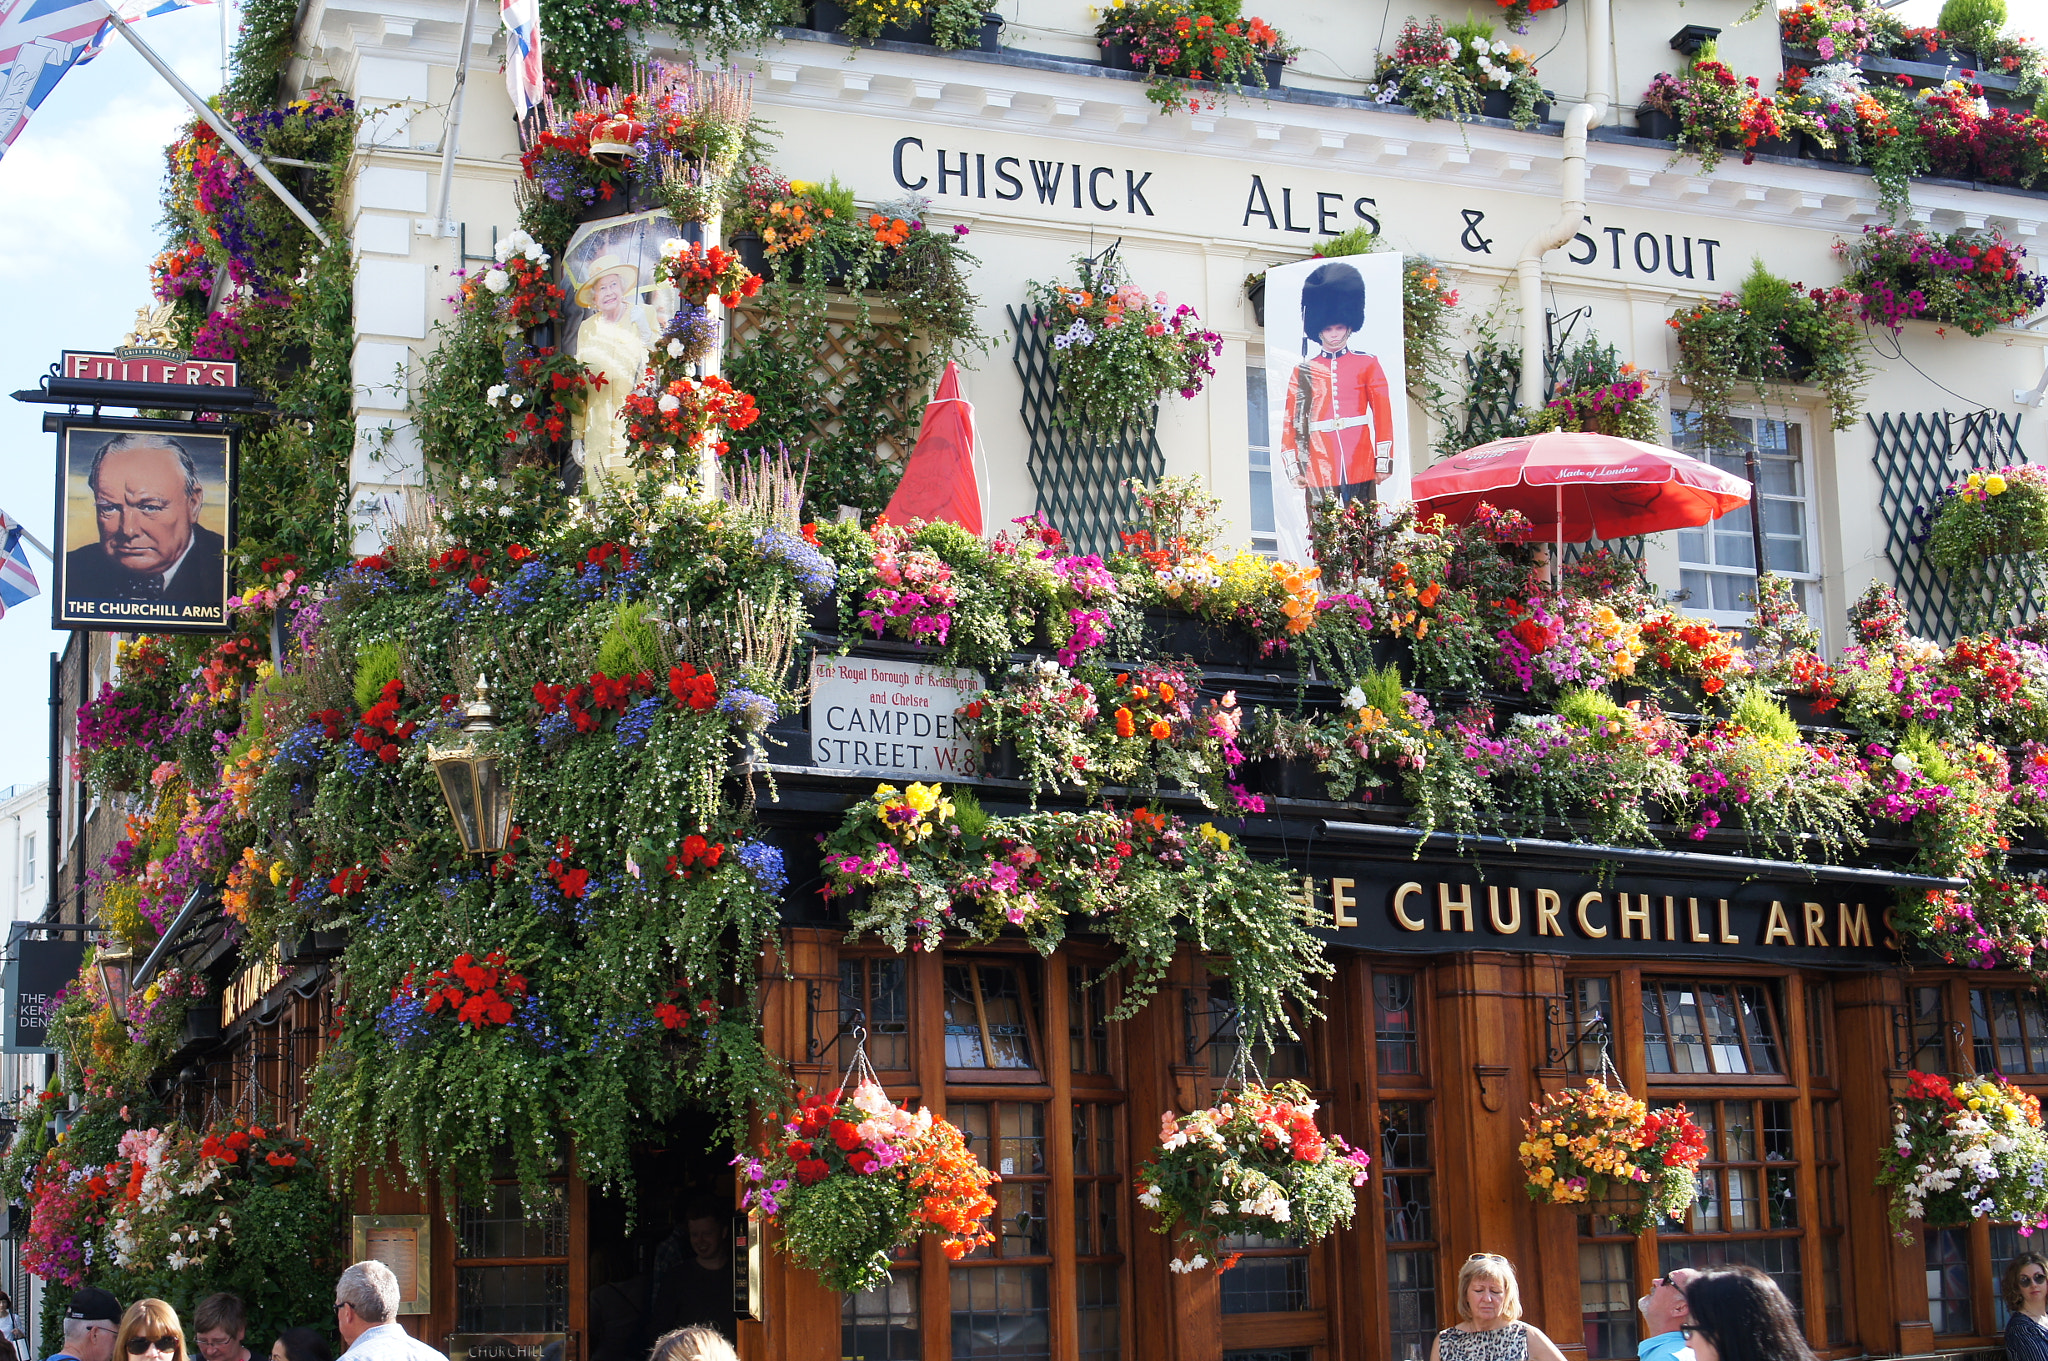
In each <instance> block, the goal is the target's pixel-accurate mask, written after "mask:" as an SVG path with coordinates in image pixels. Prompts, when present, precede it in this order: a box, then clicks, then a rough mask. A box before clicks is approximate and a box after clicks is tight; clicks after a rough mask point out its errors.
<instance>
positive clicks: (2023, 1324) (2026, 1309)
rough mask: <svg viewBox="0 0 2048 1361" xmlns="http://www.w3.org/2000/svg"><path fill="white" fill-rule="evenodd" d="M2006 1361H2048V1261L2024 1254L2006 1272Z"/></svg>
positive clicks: (2034, 1254)
mask: <svg viewBox="0 0 2048 1361" xmlns="http://www.w3.org/2000/svg"><path fill="white" fill-rule="evenodd" d="M2004 1293H2005V1307H2006V1308H2007V1309H2010V1310H2011V1311H2012V1313H2011V1314H2009V1315H2008V1316H2007V1317H2006V1320H2005V1355H2006V1358H2007V1361H2048V1258H2044V1257H2042V1256H2041V1254H2040V1253H2038V1252H2023V1253H2021V1254H2020V1255H2019V1256H2017V1257H2015V1258H2013V1259H2012V1263H2011V1264H2010V1265H2009V1266H2007V1267H2006V1269H2005V1281H2004Z"/></svg>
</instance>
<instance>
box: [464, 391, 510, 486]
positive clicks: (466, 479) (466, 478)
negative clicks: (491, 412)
mask: <svg viewBox="0 0 2048 1361" xmlns="http://www.w3.org/2000/svg"><path fill="white" fill-rule="evenodd" d="M504 390H505V389H504V388H502V387H495V388H492V389H491V392H492V393H493V394H495V393H500V392H503V391H504ZM491 400H492V401H494V402H495V401H497V400H498V399H497V397H496V396H495V395H494V396H492V397H491ZM470 486H471V483H470V480H469V474H468V473H464V474H463V475H462V489H463V490H464V491H468V490H469V488H470Z"/></svg>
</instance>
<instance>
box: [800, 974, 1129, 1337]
mask: <svg viewBox="0 0 2048 1361" xmlns="http://www.w3.org/2000/svg"><path fill="white" fill-rule="evenodd" d="M872 957H884V958H897V957H898V956H893V955H890V954H889V952H887V951H885V950H878V949H874V948H871V947H870V948H857V947H841V949H840V950H839V952H838V958H840V959H842V960H844V959H855V958H872ZM1113 958H1114V954H1113V953H1112V952H1109V951H1107V950H1101V949H1091V948H1089V947H1088V946H1086V945H1081V946H1079V947H1076V946H1075V945H1073V944H1071V943H1070V944H1069V945H1067V946H1066V947H1064V948H1062V949H1061V950H1059V951H1057V952H1055V953H1054V954H1052V955H1051V956H1049V957H1045V958H1041V957H1040V956H1039V955H1038V954H1037V953H1036V952H1035V951H1033V950H1031V949H1029V948H1028V947H1027V946H1026V945H1024V943H1023V942H1021V941H1017V942H1012V941H1007V940H1002V941H997V942H994V943H992V944H990V945H987V946H982V947H975V948H972V949H967V948H962V949H954V948H950V947H948V948H945V949H942V950H939V951H935V952H919V953H915V954H912V955H910V956H908V957H905V964H906V969H907V977H906V979H905V986H906V988H907V990H908V998H909V1006H908V1011H909V1018H910V1020H909V1037H910V1044H909V1047H910V1054H911V1060H910V1062H911V1066H910V1069H909V1070H908V1071H907V1072H906V1071H902V1070H897V1071H895V1072H887V1073H882V1074H880V1076H881V1078H882V1081H883V1083H884V1089H885V1090H886V1091H887V1092H888V1093H889V1096H890V1098H891V1099H892V1100H895V1101H897V1102H899V1103H906V1104H908V1103H921V1104H923V1105H924V1106H925V1107H927V1108H928V1109H930V1110H931V1111H932V1113H933V1114H934V1115H935V1116H946V1115H947V1114H948V1111H949V1109H950V1108H951V1107H952V1106H957V1105H962V1104H966V1103H969V1102H976V1103H981V1102H986V1103H989V1104H990V1105H991V1106H996V1105H1000V1104H1001V1103H1005V1102H1020V1103H1025V1104H1037V1105H1042V1106H1043V1107H1044V1110H1045V1168H1046V1170H1045V1173H1044V1178H1043V1180H1044V1185H1045V1187H1046V1207H1045V1208H1046V1246H1047V1248H1048V1250H1049V1251H1048V1252H1047V1253H1046V1254H1045V1255H1043V1256H1039V1255H1030V1256H1018V1257H1000V1256H997V1257H974V1258H968V1259H964V1260H962V1261H959V1262H953V1261H949V1260H948V1259H947V1257H946V1255H945V1253H944V1251H943V1249H942V1248H941V1247H940V1245H939V1242H938V1240H937V1239H936V1238H934V1237H932V1236H931V1235H925V1236H923V1237H922V1238H921V1239H920V1241H919V1243H918V1245H917V1246H916V1247H915V1248H914V1249H912V1250H911V1252H910V1253H909V1254H907V1257H906V1260H905V1261H904V1263H903V1265H902V1266H901V1267H899V1268H898V1271H899V1274H908V1275H910V1276H911V1277H912V1278H913V1279H914V1282H915V1287H914V1288H915V1290H916V1292H917V1330H918V1337H919V1343H920V1349H921V1355H922V1356H923V1358H925V1361H951V1357H952V1355H953V1351H952V1328H953V1305H952V1288H953V1287H952V1280H953V1276H952V1273H953V1272H955V1271H985V1270H991V1269H996V1268H1000V1267H1005V1266H1016V1267H1030V1268H1040V1267H1042V1268H1043V1269H1044V1270H1045V1272H1046V1277H1047V1282H1048V1297H1047V1298H1048V1303H1049V1318H1048V1347H1049V1350H1050V1353H1051V1355H1052V1356H1053V1357H1054V1358H1059V1359H1061V1361H1065V1359H1066V1358H1072V1357H1074V1356H1076V1355H1078V1353H1079V1347H1080V1309H1079V1305H1080V1298H1079V1267H1080V1266H1082V1265H1084V1264H1085V1265H1111V1266H1113V1267H1114V1268H1115V1271H1116V1282H1117V1328H1118V1337H1119V1343H1118V1353H1119V1356H1120V1357H1122V1358H1126V1359H1129V1361H1135V1358H1136V1355H1137V1353H1136V1351H1135V1343H1134V1333H1133V1319H1134V1317H1135V1315H1136V1314H1137V1312H1138V1304H1139V1302H1138V1300H1137V1298H1136V1292H1135V1290H1134V1287H1133V1283H1132V1258H1133V1256H1134V1254H1135V1251H1136V1249H1137V1248H1138V1246H1139V1244H1138V1241H1137V1240H1138V1238H1139V1237H1140V1235H1141V1230H1142V1229H1143V1225H1142V1224H1141V1223H1139V1222H1138V1221H1137V1219H1136V1208H1135V1207H1136V1203H1137V1202H1136V1196H1135V1192H1134V1189H1133V1186H1134V1180H1135V1176H1136V1167H1137V1162H1138V1161H1139V1160H1138V1159H1137V1158H1135V1157H1134V1156H1133V1150H1134V1146H1135V1144H1136V1142H1137V1140H1138V1139H1139V1135H1138V1133H1137V1131H1136V1129H1135V1127H1134V1120H1133V1117H1132V1116H1131V1113H1130V1100H1131V1095H1130V1092H1129V1089H1128V1087H1127V1085H1126V1080H1125V1072H1126V1056H1125V1045H1126V1023H1124V1022H1117V1021H1110V1022H1108V1023H1107V1024H1108V1028H1109V1045H1108V1050H1109V1068H1110V1072H1108V1073H1106V1074H1096V1073H1075V1072H1073V1071H1071V1068H1072V1055H1071V1049H1070V1046H1069V1038H1070V1030H1069V1011H1070V991H1069V974H1068V970H1069V968H1070V967H1076V966H1077V967H1079V968H1081V969H1083V970H1084V971H1086V972H1087V973H1089V974H1091V975H1093V974H1095V973H1098V972H1100V971H1101V970H1102V969H1103V968H1105V967H1106V966H1107V965H1108V964H1109V963H1110V962H1111V961H1112V960H1113ZM962 963H967V964H977V965H978V964H995V965H1000V966H1003V967H1006V968H1010V969H1014V970H1015V971H1016V972H1017V975H1018V983H1019V985H1020V990H1021V992H1022V1009H1023V1011H1024V1014H1025V1017H1026V1024H1027V1025H1028V1026H1029V1027H1030V1028H1031V1031H1032V1042H1033V1044H1034V1046H1035V1048H1034V1053H1033V1057H1034V1059H1035V1060H1036V1061H1037V1063H1038V1064H1039V1065H1040V1066H1039V1067H1038V1068H1037V1069H1032V1070H1024V1069H979V1068H975V1069H949V1068H948V1067H947V1066H946V1011H945V998H946V993H945V969H946V968H947V966H949V965H958V964H962ZM834 976H835V977H836V976H837V970H836V969H835V970H834ZM1102 986H1104V987H1109V988H1114V986H1115V984H1114V982H1113V981H1112V982H1110V983H1106V984H1103V985H1102ZM1034 988H1035V990H1036V995H1035V996H1034ZM1114 1004H1115V993H1114V992H1111V993H1110V994H1109V995H1108V997H1107V999H1106V1009H1110V1010H1113V1009H1114ZM983 1035H984V1038H983V1043H984V1044H986V1043H987V1038H986V1031H984V1032H983ZM1077 1103H1078V1104H1090V1105H1096V1106H1098V1107H1100V1108H1103V1109H1105V1110H1107V1111H1109V1112H1112V1115H1111V1116H1110V1118H1111V1119H1113V1120H1117V1121H1118V1126H1117V1129H1116V1132H1115V1152H1116V1158H1117V1166H1116V1169H1115V1171H1114V1173H1113V1174H1101V1173H1095V1172H1091V1173H1089V1174H1087V1176H1086V1177H1085V1178H1077V1174H1076V1171H1075V1159H1074V1149H1073V1140H1074V1130H1075V1124H1076V1122H1075V1118H1074V1111H1075V1107H1076V1105H1077ZM954 1114H955V1115H956V1116H957V1112H954ZM991 1156H993V1153H992V1155H991ZM1112 1178H1113V1179H1112ZM1083 1181H1092V1182H1095V1183H1097V1184H1099V1185H1108V1186H1114V1187H1115V1188H1116V1190H1115V1191H1114V1192H1113V1194H1115V1196H1116V1205H1117V1209H1118V1216H1117V1239H1118V1244H1117V1250H1116V1251H1115V1252H1113V1253H1101V1252H1096V1253H1090V1254H1085V1255H1084V1254H1082V1253H1080V1252H1078V1251H1077V1246H1078V1245H1077V1242H1076V1231H1077V1226H1076V1223H1075V1216H1076V1213H1077V1207H1076V1203H1075V1187H1076V1186H1077V1185H1078V1184H1081V1182H1083ZM997 1213H998V1214H999V1213H1001V1211H1000V1210H998V1211H997ZM1142 1236H1143V1237H1145V1238H1147V1239H1149V1238H1150V1237H1151V1235H1150V1234H1143V1235H1142ZM1098 1246H1099V1245H1098Z"/></svg>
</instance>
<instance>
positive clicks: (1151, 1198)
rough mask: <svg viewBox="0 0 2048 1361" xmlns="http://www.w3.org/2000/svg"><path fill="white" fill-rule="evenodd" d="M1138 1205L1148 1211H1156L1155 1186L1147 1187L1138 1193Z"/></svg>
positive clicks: (1156, 1194)
mask: <svg viewBox="0 0 2048 1361" xmlns="http://www.w3.org/2000/svg"><path fill="white" fill-rule="evenodd" d="M1138 1203H1139V1204H1140V1205H1142V1206H1144V1207H1145V1208H1146V1209H1148V1210H1156V1209H1158V1208H1159V1188H1158V1187H1156V1186H1148V1187H1146V1188H1145V1189H1144V1190H1142V1191H1140V1192H1138Z"/></svg>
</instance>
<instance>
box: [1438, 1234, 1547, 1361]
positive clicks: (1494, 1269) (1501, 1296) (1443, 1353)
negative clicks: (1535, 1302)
mask: <svg viewBox="0 0 2048 1361" xmlns="http://www.w3.org/2000/svg"><path fill="white" fill-rule="evenodd" d="M1458 1318H1459V1320H1460V1321H1459V1323H1458V1324H1457V1326H1456V1327H1452V1328H1446V1329H1444V1330H1443V1331H1442V1332H1440V1333H1438V1334H1437V1335H1436V1340H1435V1341H1433V1342H1431V1343H1430V1344H1429V1361H1564V1353H1563V1352H1560V1351H1559V1350H1558V1349H1557V1344H1556V1343H1555V1342H1552V1341H1551V1340H1550V1339H1549V1338H1548V1337H1546V1336H1545V1335H1544V1333H1543V1330H1542V1329H1541V1328H1532V1327H1530V1326H1529V1325H1528V1324H1526V1323H1524V1322H1522V1289H1521V1286H1520V1285H1518V1284H1517V1283H1516V1281H1515V1267H1514V1264H1513V1263H1512V1262H1510V1261H1508V1259H1507V1258H1505V1257H1503V1256H1501V1255H1500V1254H1499V1253H1495V1252H1475V1253H1473V1254H1472V1255H1471V1256H1470V1257H1468V1258H1466V1259H1465V1265H1464V1266H1462V1267H1460V1268H1459V1269H1458Z"/></svg>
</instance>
